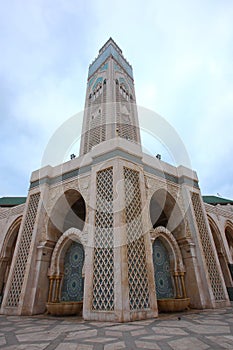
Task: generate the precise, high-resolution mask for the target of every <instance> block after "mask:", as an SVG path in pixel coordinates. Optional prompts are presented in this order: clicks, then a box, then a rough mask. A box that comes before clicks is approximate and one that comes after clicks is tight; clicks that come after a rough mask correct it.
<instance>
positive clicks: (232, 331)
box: [0, 307, 233, 350]
mask: <svg viewBox="0 0 233 350" xmlns="http://www.w3.org/2000/svg"><path fill="white" fill-rule="evenodd" d="M232 311H233V309H232V308H231V307H230V308H226V309H220V310H208V311H202V312H195V313H193V312H188V313H186V314H176V315H174V314H173V315H169V316H168V315H162V316H160V318H158V319H151V320H147V321H138V322H133V323H127V324H119V323H118V324H117V323H103V322H85V321H83V320H82V319H79V318H74V317H70V318H69V317H66V318H54V317H49V316H33V317H22V316H21V317H18V316H3V315H0V349H1V350H2V349H7V350H15V349H17V350H18V349H20V350H24V349H25V350H26V349H27V350H36V349H39V350H41V349H46V350H53V349H56V350H92V349H93V350H100V349H103V350H113V349H158V350H159V349H161V350H186V349H187V350H196V349H197V350H204V349H216V350H221V349H230V350H233V312H232Z"/></svg>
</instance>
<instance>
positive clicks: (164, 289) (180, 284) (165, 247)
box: [150, 226, 190, 312]
mask: <svg viewBox="0 0 233 350" xmlns="http://www.w3.org/2000/svg"><path fill="white" fill-rule="evenodd" d="M150 234H151V240H152V253H153V265H154V280H155V289H156V296H157V302H158V309H159V311H162V312H171V311H182V310H185V309H186V308H187V307H188V305H189V303H190V299H189V298H187V294H186V288H185V281H184V276H185V269H184V265H183V260H182V256H181V252H180V249H179V246H178V244H177V242H176V240H175V238H174V236H173V235H172V233H171V232H170V231H168V229H166V228H164V227H163V226H159V227H157V228H155V229H153V230H151V231H150Z"/></svg>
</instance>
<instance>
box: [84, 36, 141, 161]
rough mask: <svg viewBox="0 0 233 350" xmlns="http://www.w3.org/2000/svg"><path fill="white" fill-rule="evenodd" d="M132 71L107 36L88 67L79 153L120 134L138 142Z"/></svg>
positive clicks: (138, 134) (115, 45) (86, 151)
mask: <svg viewBox="0 0 233 350" xmlns="http://www.w3.org/2000/svg"><path fill="white" fill-rule="evenodd" d="M135 103H136V98H135V91H134V80H133V71H132V67H131V65H130V64H129V63H128V62H127V61H126V59H125V58H124V56H123V55H122V51H121V49H120V48H119V47H118V46H117V44H116V43H115V42H114V41H113V40H112V39H111V38H110V39H109V40H108V41H107V42H106V44H105V45H104V46H103V47H102V48H101V49H100V50H99V55H98V57H97V58H96V59H95V60H94V62H92V64H91V65H90V66H89V72H88V81H87V92H86V102H85V113H84V119H83V129H82V139H81V147H80V155H83V154H86V153H88V152H89V151H91V150H92V148H93V147H94V146H95V145H97V144H99V143H101V142H103V141H106V140H110V139H113V138H115V137H116V136H119V137H121V138H124V139H127V140H129V141H132V142H134V143H137V144H140V133H139V127H138V116H137V109H136V105H135Z"/></svg>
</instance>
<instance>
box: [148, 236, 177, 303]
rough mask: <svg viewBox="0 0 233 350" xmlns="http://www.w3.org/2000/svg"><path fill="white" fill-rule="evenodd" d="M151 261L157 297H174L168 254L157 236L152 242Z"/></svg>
mask: <svg viewBox="0 0 233 350" xmlns="http://www.w3.org/2000/svg"><path fill="white" fill-rule="evenodd" d="M153 263H154V273H155V287H156V295H157V299H165V298H174V288H173V283H172V277H171V266H170V259H169V254H168V251H167V249H166V247H165V246H164V245H163V243H162V241H161V240H160V239H158V238H157V239H156V240H155V241H154V244H153Z"/></svg>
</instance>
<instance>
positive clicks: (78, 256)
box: [61, 242, 84, 301]
mask: <svg viewBox="0 0 233 350" xmlns="http://www.w3.org/2000/svg"><path fill="white" fill-rule="evenodd" d="M83 262H84V250H83V246H82V244H80V243H78V242H73V243H72V244H71V245H70V247H69V249H68V250H67V252H66V255H65V259H64V277H63V283H62V289H61V301H82V300H83V278H82V269H83Z"/></svg>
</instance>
